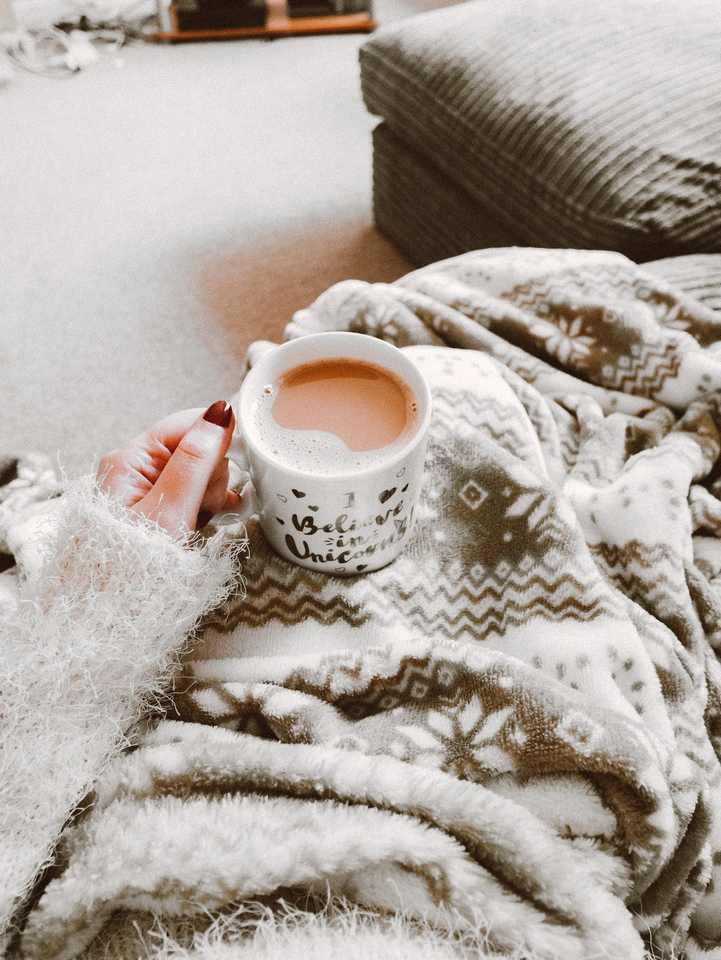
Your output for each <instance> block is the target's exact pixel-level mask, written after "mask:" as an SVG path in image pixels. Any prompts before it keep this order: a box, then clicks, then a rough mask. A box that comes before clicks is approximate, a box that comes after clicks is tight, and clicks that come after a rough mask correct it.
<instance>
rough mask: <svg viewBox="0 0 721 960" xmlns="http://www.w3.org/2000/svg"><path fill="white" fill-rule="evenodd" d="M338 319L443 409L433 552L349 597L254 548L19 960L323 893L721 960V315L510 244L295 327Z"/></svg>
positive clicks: (433, 493) (340, 302)
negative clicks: (124, 915) (129, 927)
mask: <svg viewBox="0 0 721 960" xmlns="http://www.w3.org/2000/svg"><path fill="white" fill-rule="evenodd" d="M331 329H332V330H336V329H348V330H355V331H359V332H363V333H370V334H373V335H376V336H379V337H383V338H384V339H387V340H389V341H391V342H393V343H395V344H397V345H399V346H402V347H408V349H409V355H410V356H412V358H413V359H414V360H415V362H416V363H418V365H419V366H420V367H421V368H422V370H423V371H424V373H425V374H426V376H427V378H428V380H429V382H430V384H431V386H432V391H433V399H434V414H433V426H432V434H431V441H430V447H429V456H428V462H427V473H426V478H425V488H424V491H423V495H422V500H421V506H420V509H419V512H418V516H417V519H416V526H415V534H414V538H413V542H412V544H411V546H410V547H409V548H408V550H407V551H406V552H405V554H404V555H403V556H401V557H400V558H399V559H398V560H397V561H396V562H395V563H393V564H392V565H391V566H389V567H387V568H385V569H383V570H381V571H379V572H377V573H373V574H371V575H366V576H363V575H360V576H357V577H353V578H348V579H342V578H336V577H332V576H326V575H323V574H320V573H315V572H311V571H307V570H304V569H301V568H299V567H295V566H292V565H289V564H288V563H286V562H285V561H283V560H281V559H279V558H277V557H276V556H274V555H273V554H272V553H271V552H270V550H269V549H268V547H267V546H266V545H265V544H264V541H263V539H262V536H261V534H260V533H259V531H258V529H257V527H255V526H254V525H253V524H251V526H250V529H249V535H250V544H251V555H250V559H249V560H246V561H245V562H244V576H245V580H246V594H245V596H244V597H240V596H239V597H237V598H236V599H235V600H233V601H232V602H230V603H229V604H227V605H226V606H225V607H224V608H223V609H222V610H221V611H219V612H218V614H217V615H214V616H212V617H211V618H210V619H209V620H208V621H207V623H206V625H205V628H204V630H203V633H202V638H201V642H200V645H199V646H196V647H195V648H194V651H193V653H192V655H191V656H190V657H188V658H187V659H186V661H185V662H184V665H183V668H182V670H181V672H180V674H179V675H178V678H177V681H176V683H175V694H174V697H173V701H172V705H171V706H170V707H169V708H168V709H167V712H166V714H165V716H164V718H163V719H162V720H161V721H160V722H159V724H158V725H156V726H152V727H151V729H149V730H148V732H147V733H146V734H145V735H144V738H143V739H142V740H141V743H140V746H139V747H138V748H137V749H135V750H133V751H131V752H129V753H127V754H126V755H125V756H123V757H122V758H120V759H119V760H116V761H115V762H114V763H113V765H112V766H111V767H110V769H109V770H108V771H107V772H106V773H105V774H104V775H103V777H102V778H101V780H100V781H99V782H98V784H97V787H96V791H95V795H94V797H93V798H92V799H93V800H94V803H93V804H92V806H90V808H89V810H88V812H86V813H85V814H84V815H83V816H81V817H80V818H79V819H78V820H77V821H76V822H75V824H74V825H72V826H71V827H69V828H68V829H67V830H66V832H65V836H64V840H63V844H62V847H61V851H60V856H59V858H58V865H57V867H56V868H55V870H54V872H53V874H52V876H51V879H50V881H49V882H48V883H47V885H46V887H45V889H44V893H43V895H42V897H41V898H40V900H39V903H38V904H37V906H36V907H35V909H34V910H33V911H32V912H31V913H30V917H29V920H28V923H27V926H26V931H25V936H24V940H23V945H24V949H25V951H26V954H27V955H28V956H30V957H34V958H38V960H51V958H60V957H62V958H71V957H73V956H74V955H77V954H78V953H79V952H81V950H82V949H83V948H84V947H85V946H86V945H87V944H89V943H90V942H91V941H92V939H93V937H94V936H95V934H97V933H98V932H99V931H100V930H102V928H103V927H104V925H105V924H106V923H107V921H108V920H109V918H110V917H111V914H113V912H114V911H118V910H123V911H142V910H150V911H155V912H158V913H160V914H162V915H165V916H177V915H193V914H203V913H204V912H207V911H211V912H212V911H216V910H222V909H225V908H227V907H228V906H229V905H231V904H233V903H235V904H237V903H238V902H240V901H243V900H257V899H264V898H273V897H279V896H288V895H292V894H294V893H297V892H298V891H304V892H308V893H310V894H316V893H317V894H319V895H322V894H325V893H326V892H327V891H328V890H330V891H331V893H335V894H339V895H343V896H346V897H348V898H350V899H351V900H354V901H356V902H359V903H362V904H365V905H367V906H369V907H372V908H374V909H376V910H378V911H381V912H382V911H403V912H405V913H407V914H410V915H413V916H421V915H422V916H424V917H425V918H427V919H429V920H430V921H431V922H432V923H434V924H435V925H437V926H438V927H440V928H441V929H447V930H451V931H453V930H455V931H456V932H457V933H458V932H460V933H464V932H467V931H469V930H470V931H473V932H475V933H476V934H480V935H481V937H482V938H483V947H484V949H485V950H486V951H488V952H492V951H494V950H496V951H499V952H500V953H502V954H503V953H510V952H513V951H516V955H517V956H522V957H534V958H541V957H542V958H548V960H551V958H563V960H566V958H569V960H570V958H578V960H581V958H591V957H597V956H598V957H611V958H624V960H633V958H640V957H642V956H644V953H645V952H647V951H649V950H651V951H652V955H653V956H657V957H671V956H672V955H673V956H678V957H687V958H699V957H706V958H711V957H721V946H719V944H720V942H721V872H720V871H721V789H720V785H721V766H720V765H719V750H720V748H721V668H720V666H719V660H718V658H717V652H716V651H717V649H718V648H719V646H721V540H720V539H719V538H720V537H721V499H719V497H721V457H720V453H721V439H720V431H721V315H720V314H717V313H714V312H712V311H711V310H710V309H708V308H707V307H704V306H703V305H702V304H701V303H700V302H699V301H697V300H694V299H693V298H692V297H690V296H688V295H687V294H685V293H683V292H682V291H681V290H680V289H675V288H674V287H673V286H671V285H670V284H669V283H668V282H667V281H666V280H664V279H663V278H662V277H661V276H660V275H658V274H656V273H653V272H651V271H647V270H644V269H642V268H639V267H637V266H635V265H634V264H632V263H631V262H630V261H628V260H626V259H625V258H624V257H622V256H620V255H616V254H613V253H598V252H574V251H541V250H521V249H511V250H490V251H484V252H478V253H472V254H467V255H465V256H463V257H460V258H456V259H454V260H451V261H446V262H444V263H441V264H437V265H434V266H431V267H427V268H425V269H423V270H420V271H418V272H416V273H415V274H411V275H409V276H408V277H406V278H404V279H403V280H401V281H399V282H397V283H395V284H391V285H383V284H367V283H364V282H358V281H348V282H345V283H341V284H338V285H337V286H335V287H333V288H332V289H330V290H329V291H327V292H326V293H325V294H324V295H323V296H321V297H320V298H319V300H318V301H317V302H316V303H314V304H313V305H312V306H311V307H310V308H308V309H307V310H302V311H300V312H299V313H297V314H296V315H295V317H294V318H293V320H292V322H291V323H290V324H289V326H288V328H287V331H286V335H287V336H288V337H295V336H300V335H303V334H305V333H309V332H316V331H319V330H331ZM263 346H264V345H262V344H260V345H257V346H256V347H255V348H253V349H251V352H250V359H251V362H252V359H253V356H254V351H257V350H260V349H262V348H263ZM265 346H267V345H265ZM401 484H402V477H400V478H399V487H400V486H401ZM399 495H400V491H398V492H396V493H395V494H393V497H394V498H397V497H398V496H399ZM392 505H393V503H392V500H391V501H390V506H392ZM304 511H305V512H307V511H306V505H305V504H304V503H303V502H302V499H299V501H298V504H297V516H298V520H299V524H302V522H303V516H304ZM380 520H382V514H379V521H380ZM226 522H227V518H226ZM329 540H332V541H333V543H334V544H335V545H341V544H340V543H339V541H344V542H345V543H348V544H351V545H352V544H353V542H354V531H353V530H352V529H349V530H346V529H338V530H337V531H336V532H334V533H332V534H329ZM68 762H72V758H70V757H69V758H68Z"/></svg>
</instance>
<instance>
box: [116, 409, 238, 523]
mask: <svg viewBox="0 0 721 960" xmlns="http://www.w3.org/2000/svg"><path fill="white" fill-rule="evenodd" d="M234 426H235V416H234V414H233V409H232V407H231V406H230V404H228V403H226V402H225V401H224V400H218V401H216V402H215V403H213V404H211V405H210V406H209V407H208V409H207V410H206V411H203V410H202V409H194V410H181V411H180V412H179V413H173V414H171V416H169V417H165V419H164V420H159V421H158V423H156V424H154V425H153V426H152V427H150V428H149V429H147V430H146V431H145V432H144V433H141V434H140V435H139V436H137V437H135V439H134V440H131V441H130V443H129V444H128V445H127V447H124V448H123V449H122V450H112V451H111V452H110V453H107V454H106V455H105V456H104V457H103V458H102V459H101V461H100V466H99V468H98V482H99V484H100V487H101V489H102V490H105V491H106V492H107V493H109V494H110V495H111V496H112V497H114V498H115V499H116V500H119V501H120V502H121V503H123V504H125V506H126V507H128V508H129V509H130V510H133V511H134V512H135V513H140V514H142V515H143V516H145V517H148V518H149V519H151V520H155V521H156V522H157V523H158V524H159V525H160V526H161V527H163V528H164V529H165V530H167V531H168V533H170V534H172V536H174V537H182V536H184V535H185V534H186V533H187V532H188V531H189V530H195V529H196V528H197V527H199V526H203V525H204V524H205V523H207V522H208V520H209V519H210V517H211V516H212V515H213V514H214V513H217V512H218V511H219V510H230V509H233V508H234V507H237V506H238V504H239V503H240V498H239V496H238V494H237V493H235V491H233V490H229V489H228V461H227V459H226V456H225V455H226V453H227V451H228V447H229V445H230V440H231V437H232V435H233V427H234ZM199 518H200V520H199Z"/></svg>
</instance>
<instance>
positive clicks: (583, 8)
mask: <svg viewBox="0 0 721 960" xmlns="http://www.w3.org/2000/svg"><path fill="white" fill-rule="evenodd" d="M361 67H362V82H363V94H364V97H365V101H366V105H367V106H368V109H369V110H370V111H371V112H372V113H374V114H377V115H379V116H382V117H383V118H384V119H385V121H386V123H387V124H388V126H389V127H390V129H391V130H392V132H393V133H394V134H395V135H396V136H397V137H399V138H400V139H401V140H403V141H404V142H405V143H406V144H407V145H408V146H410V147H412V148H413V149H414V150H415V151H417V152H419V153H420V154H421V155H422V156H423V157H425V158H426V159H428V160H429V161H430V163H431V164H432V167H433V168H437V169H438V171H439V173H440V175H441V176H442V177H443V176H445V177H446V178H448V180H449V181H450V182H451V183H452V184H454V185H457V186H459V187H460V188H461V189H462V191H463V194H462V195H465V194H467V195H468V196H469V197H470V198H471V200H472V201H473V206H472V207H471V209H469V211H468V214H467V217H466V220H467V221H468V223H471V224H472V222H473V219H474V218H475V219H476V220H477V223H478V228H477V233H476V232H474V231H471V232H472V236H471V237H470V238H469V239H466V238H465V232H466V231H465V229H464V226H463V225H461V226H460V227H459V230H458V231H457V232H456V230H455V226H454V222H455V220H456V219H457V214H456V212H455V211H450V212H449V213H448V214H447V215H444V213H443V211H442V210H438V211H436V219H437V229H438V230H439V231H441V232H443V231H447V232H448V233H449V234H450V236H451V238H452V239H453V241H454V243H455V242H456V240H457V239H459V240H460V239H461V238H462V239H463V242H464V248H465V249H471V248H474V247H481V246H484V245H486V244H487V243H488V240H487V234H488V226H487V225H488V221H489V220H490V221H491V222H493V223H494V224H495V227H494V230H497V231H498V232H499V234H502V233H504V232H505V233H506V234H507V237H506V239H505V240H504V242H512V243H515V244H527V245H535V246H561V247H580V248H586V247H590V248H607V249H615V250H620V251H621V252H623V253H626V254H627V255H628V256H631V257H633V258H634V259H637V260H643V259H651V258H653V257H661V256H671V255H674V254H681V253H692V252H712V251H716V250H721V97H720V96H719V93H718V91H719V90H720V89H721V10H720V9H719V6H718V3H717V2H716V0H686V2H684V3H683V4H677V3H659V2H658V0H632V2H629V0H606V2H604V3H603V4H599V5H589V4H586V3H579V2H578V0H474V2H470V3H465V4H461V5H459V6H457V7H453V8H450V9H443V10H438V11H434V12H432V13H429V14H424V15H421V16H418V17H415V18H413V19H412V20H411V21H405V22H401V23H399V24H397V25H393V26H390V27H388V28H385V29H383V30H381V31H379V32H378V33H377V34H375V35H374V36H373V37H372V38H371V39H370V40H369V41H368V42H367V43H366V44H365V45H364V47H363V48H362V50H361ZM378 167H379V165H377V169H378ZM384 176H385V174H383V175H382V176H381V179H383V177H384ZM417 193H418V197H419V201H420V203H421V205H422V206H423V207H425V206H427V205H429V204H433V203H434V202H435V201H436V200H437V199H438V198H437V197H434V196H433V195H430V196H429V195H428V194H427V192H426V191H421V190H418V191H417ZM379 195H380V191H379ZM426 215H428V213H427V211H426ZM384 216H385V214H384V213H382V214H381V215H380V220H381V222H382V221H383V219H384ZM388 216H392V214H389V215H388ZM438 218H440V219H438ZM386 219H387V218H386ZM418 246H419V252H420V251H421V249H422V243H420V242H419V245H418ZM406 252H408V253H412V251H411V250H406ZM457 252H458V246H457V244H456V248H455V249H453V250H452V251H449V253H457ZM449 253H445V254H444V255H449ZM434 256H437V253H435V252H434V253H433V255H432V256H427V255H423V256H417V255H415V254H414V255H413V259H415V260H417V261H419V262H420V261H421V260H426V259H433V257H434Z"/></svg>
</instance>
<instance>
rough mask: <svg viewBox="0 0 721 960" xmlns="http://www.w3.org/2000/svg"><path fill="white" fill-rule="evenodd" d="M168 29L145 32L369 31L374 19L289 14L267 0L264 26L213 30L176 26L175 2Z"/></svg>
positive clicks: (209, 36)
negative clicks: (184, 28)
mask: <svg viewBox="0 0 721 960" xmlns="http://www.w3.org/2000/svg"><path fill="white" fill-rule="evenodd" d="M169 13H170V25H171V28H170V30H160V31H158V32H157V33H151V34H149V35H148V39H149V40H156V41H158V42H159V43H185V42H187V41H189V40H233V39H238V40H242V39H251V38H252V39H255V40H258V39H264V38H265V39H268V40H272V39H273V38H275V37H308V36H313V35H315V34H320V33H370V32H371V31H372V30H375V27H376V23H375V20H373V18H372V16H371V14H370V13H336V14H332V15H329V16H325V17H289V16H288V13H287V10H286V8H285V4H282V5H277V4H274V3H272V2H271V3H269V4H268V19H267V20H266V24H265V26H264V27H226V28H223V29H216V30H179V29H178V21H177V18H176V16H175V6H174V5H173V4H171V6H170V10H169Z"/></svg>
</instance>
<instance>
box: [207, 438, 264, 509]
mask: <svg viewBox="0 0 721 960" xmlns="http://www.w3.org/2000/svg"><path fill="white" fill-rule="evenodd" d="M227 457H228V460H229V461H230V486H231V487H232V488H233V489H234V490H238V492H239V493H240V496H241V501H242V502H241V504H240V506H239V507H238V508H237V509H236V510H230V511H228V512H227V513H222V514H218V515H216V517H215V518H214V522H217V521H221V523H222V524H223V525H224V526H225V525H228V524H233V523H245V522H246V521H248V520H250V518H251V517H253V516H255V515H256V514H257V513H260V504H259V502H258V496H257V494H256V492H255V487H254V486H253V483H252V481H251V479H250V463H249V462H248V452H247V450H246V449H245V443H244V442H243V438H242V436H241V435H240V434H233V439H232V440H231V441H230V446H229V447H228V453H227ZM244 475H245V478H246V479H245V482H243V477H244Z"/></svg>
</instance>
